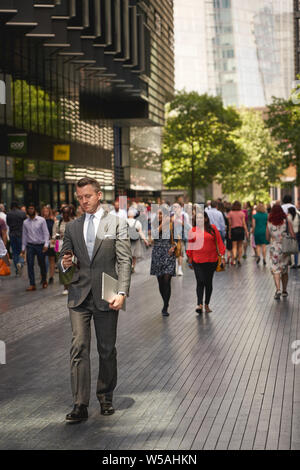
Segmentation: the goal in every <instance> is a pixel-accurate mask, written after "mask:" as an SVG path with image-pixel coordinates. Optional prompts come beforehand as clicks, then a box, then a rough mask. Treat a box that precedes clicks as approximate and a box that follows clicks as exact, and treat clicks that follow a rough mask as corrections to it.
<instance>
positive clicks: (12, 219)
mask: <svg viewBox="0 0 300 470" xmlns="http://www.w3.org/2000/svg"><path fill="white" fill-rule="evenodd" d="M10 207H11V210H10V211H9V212H8V214H7V219H6V223H7V225H8V227H9V238H10V246H11V250H12V257H13V262H14V265H15V268H16V275H17V276H18V275H20V274H21V272H22V269H23V267H24V258H22V257H21V256H20V254H21V251H22V229H23V222H24V220H25V219H26V214H25V212H23V211H21V210H20V209H19V206H18V203H17V202H16V201H14V202H12V203H11V206H10Z"/></svg>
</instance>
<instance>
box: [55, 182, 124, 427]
mask: <svg viewBox="0 0 300 470" xmlns="http://www.w3.org/2000/svg"><path fill="white" fill-rule="evenodd" d="M76 193H77V198H78V201H79V204H80V206H81V208H82V209H83V211H84V212H85V213H84V214H83V215H82V216H81V217H80V218H79V219H76V220H74V221H72V222H70V223H69V224H68V225H67V226H66V231H65V235H64V242H63V247H62V250H61V254H60V259H59V267H60V269H61V271H62V272H63V273H66V275H67V273H68V272H69V273H70V271H69V269H70V268H73V277H72V280H71V283H70V284H69V297H68V307H69V311H70V319H71V326H72V334H73V336H72V346H71V386H72V393H73V399H74V408H73V410H72V411H71V413H69V414H67V416H66V422H68V423H78V422H81V421H83V420H85V419H87V418H88V411H87V409H88V405H89V399H90V387H91V386H90V382H91V377H90V340H91V330H90V321H91V318H92V317H93V319H94V324H95V331H96V338H97V348H98V353H99V375H98V381H97V391H96V395H97V398H98V400H99V402H100V410H101V414H103V415H111V414H113V413H114V411H115V410H114V407H113V403H112V400H113V391H114V389H115V387H116V383H117V360H116V347H115V343H116V336H117V321H118V313H119V309H121V308H122V306H123V303H124V301H125V297H126V296H127V295H128V294H129V286H130V277H131V264H132V255H131V247H130V240H129V237H128V226H127V221H126V220H122V219H120V218H119V217H116V216H114V215H111V214H109V213H108V212H106V211H104V209H103V208H102V207H101V202H100V201H101V199H102V192H101V190H100V186H99V183H98V182H97V181H96V180H94V179H93V178H82V179H81V180H79V181H78V183H77V185H76ZM74 267H75V269H74ZM103 272H105V273H107V274H109V275H110V276H111V277H113V278H115V279H118V294H117V295H115V296H114V298H113V299H111V302H110V303H108V302H106V301H105V300H102V299H101V291H102V289H101V281H102V273H103Z"/></svg>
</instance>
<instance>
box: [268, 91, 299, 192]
mask: <svg viewBox="0 0 300 470" xmlns="http://www.w3.org/2000/svg"><path fill="white" fill-rule="evenodd" d="M266 124H267V126H268V127H269V128H270V130H271V134H272V136H273V137H274V138H275V139H276V141H277V148H278V152H280V153H281V155H282V159H283V163H284V165H285V167H286V168H287V167H288V166H289V165H290V163H293V164H295V165H296V168H297V183H298V184H299V183H300V137H299V136H300V104H299V101H298V100H297V101H294V100H292V99H289V100H284V99H281V98H273V103H272V104H270V105H269V106H268V119H267V121H266Z"/></svg>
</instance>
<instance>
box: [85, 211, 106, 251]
mask: <svg viewBox="0 0 300 470" xmlns="http://www.w3.org/2000/svg"><path fill="white" fill-rule="evenodd" d="M91 215H94V216H95V217H94V220H93V223H94V229H95V239H96V235H97V232H98V227H99V224H100V220H101V217H102V215H103V207H101V206H100V207H99V209H98V210H97V212H95V214H88V213H87V212H86V214H85V219H84V224H83V236H84V241H85V243H86V235H87V229H88V224H89V220H90V217H91Z"/></svg>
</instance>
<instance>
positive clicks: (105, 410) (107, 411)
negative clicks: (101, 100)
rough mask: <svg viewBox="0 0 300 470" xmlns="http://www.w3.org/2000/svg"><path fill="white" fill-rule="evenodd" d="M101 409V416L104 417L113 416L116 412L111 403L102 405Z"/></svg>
mask: <svg viewBox="0 0 300 470" xmlns="http://www.w3.org/2000/svg"><path fill="white" fill-rule="evenodd" d="M100 409H101V414H102V415H104V416H109V415H113V414H114V412H115V409H114V407H113V405H112V403H111V402H103V403H100Z"/></svg>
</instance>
